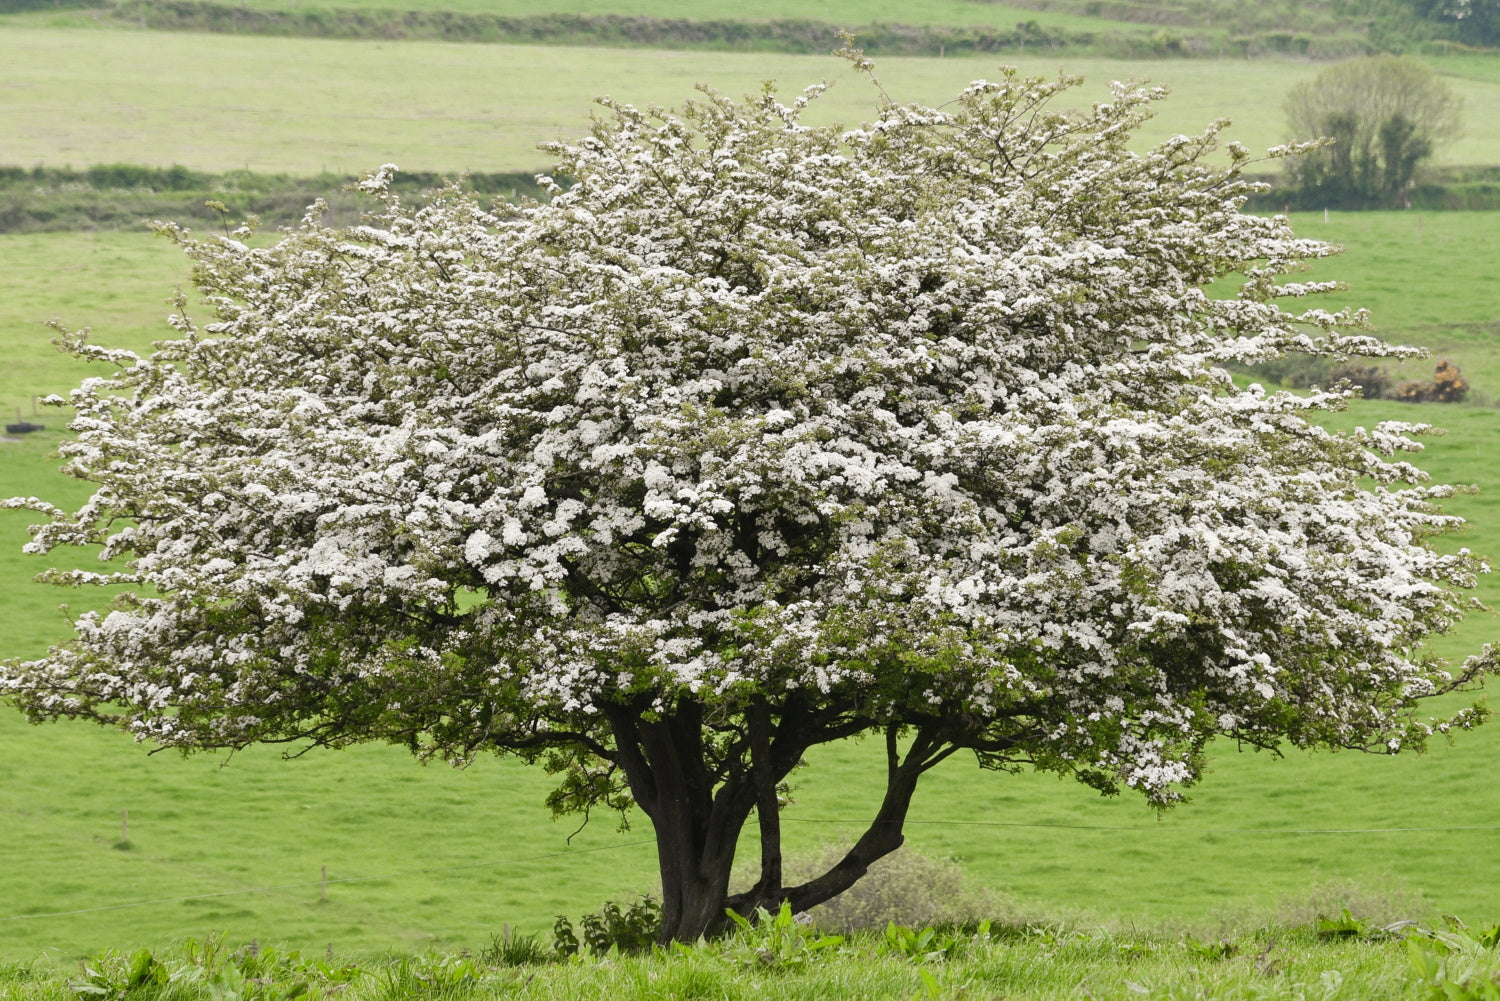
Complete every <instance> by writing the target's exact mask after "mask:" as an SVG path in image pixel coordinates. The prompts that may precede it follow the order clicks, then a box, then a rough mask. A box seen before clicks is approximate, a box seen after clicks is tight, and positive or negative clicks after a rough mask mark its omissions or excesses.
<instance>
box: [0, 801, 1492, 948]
mask: <svg viewBox="0 0 1500 1001" xmlns="http://www.w3.org/2000/svg"><path fill="white" fill-rule="evenodd" d="M780 822H781V823H783V824H788V823H791V824H820V825H827V826H843V827H868V826H870V823H871V822H870V821H869V820H853V819H850V820H844V819H839V818H830V817H782V818H780ZM901 823H904V825H905V826H907V827H912V826H932V827H1003V828H1023V829H1025V828H1031V829H1037V830H1067V831H1107V832H1134V833H1140V834H1197V835H1255V836H1257V837H1266V836H1276V835H1286V836H1309V835H1345V834H1418V833H1423V834H1425V833H1441V832H1453V831H1500V824H1455V825H1438V826H1431V827H1325V828H1313V827H1309V828H1271V827H1163V826H1156V827H1140V826H1135V827H1122V826H1111V825H1106V824H1066V823H1048V822H1040V823H1031V822H1025V821H1005V820H905V821H902V822H901ZM655 843H656V842H655V839H653V838H645V839H641V840H638V841H628V842H625V843H623V844H618V845H601V846H599V847H597V848H580V849H577V850H574V851H563V852H545V853H542V854H540V855H527V856H523V857H521V858H513V859H491V860H488V861H485V862H466V863H463V864H461V865H448V866H428V867H424V868H421V869H406V870H402V871H400V872H387V873H380V874H378V875H372V876H341V877H338V878H336V879H328V878H326V877H325V878H323V879H312V880H304V881H301V882H296V883H275V884H272V885H269V886H255V887H249V888H245V889H239V890H219V891H217V892H214V893H194V894H188V895H186V896H180V897H158V898H155V899H151V900H131V901H126V902H123V903H116V904H102V905H100V906H97V907H80V908H77V909H75V910H68V911H48V912H45V913H39V914H12V915H8V916H0V922H10V921H33V920H39V919H42V918H61V917H69V916H72V915H75V914H93V913H95V912H98V911H116V910H122V909H125V908H129V907H148V906H151V905H154V904H175V903H181V902H183V901H187V900H207V899H210V898H213V897H233V896H241V895H244V894H251V893H270V892H273V891H276V890H294V889H301V888H306V887H311V886H321V887H324V888H326V887H328V886H332V885H335V884H339V883H365V882H370V881H373V880H380V879H399V878H401V877H404V876H419V875H424V874H427V873H437V872H457V871H459V870H463V869H484V868H492V867H497V866H507V865H522V864H525V863H527V862H540V861H543V860H547V859H555V858H564V857H569V856H576V855H591V854H594V853H597V852H610V851H619V850H622V849H625V848H638V847H640V846H642V845H650V844H655Z"/></svg>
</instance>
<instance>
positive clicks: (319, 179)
mask: <svg viewBox="0 0 1500 1001" xmlns="http://www.w3.org/2000/svg"><path fill="white" fill-rule="evenodd" d="M354 180H356V179H355V178H354V177H352V176H348V175H340V174H318V175H314V176H310V177H296V176H292V175H287V174H256V173H251V172H249V171H243V170H236V171H230V172H228V173H223V174H214V173H208V172H204V171H196V170H189V169H188V168H186V167H182V166H174V167H145V166H139V165H136V164H118V163H117V164H104V165H101V166H96V167H89V168H87V169H84V170H75V169H73V168H71V167H33V168H25V167H5V166H0V233H21V232H31V231H39V230H94V229H130V228H135V227H142V226H144V225H145V224H146V223H147V222H149V221H150V220H153V219H164V220H166V219H170V220H172V221H174V222H178V223H181V224H183V225H187V226H195V227H203V226H210V227H219V226H222V225H224V224H225V222H226V220H228V221H229V222H231V223H237V222H239V221H240V220H241V219H244V218H245V217H246V216H250V215H254V216H258V217H259V218H260V220H261V223H262V224H263V225H264V226H266V227H276V226H289V225H293V224H295V223H296V222H297V221H298V220H299V219H301V218H302V215H303V212H304V211H305V210H306V208H307V206H308V205H310V204H311V203H312V202H313V201H314V200H316V199H318V198H322V199H323V200H324V201H326V202H327V203H328V205H329V211H328V214H327V215H326V216H325V219H326V220H327V221H328V222H330V223H334V224H343V223H350V222H354V221H356V220H358V218H359V216H360V214H361V213H362V212H365V211H368V210H369V209H370V207H371V203H370V201H369V199H368V198H366V197H364V196H362V195H359V194H357V193H355V192H354V191H351V190H349V186H350V185H351V184H352V183H353V181H354ZM444 180H445V177H444V175H441V174H436V173H430V172H423V171H412V172H404V171H403V172H402V173H400V174H397V175H396V181H395V184H394V187H395V188H396V190H398V191H401V192H405V193H407V194H408V195H409V196H416V195H417V194H419V193H420V192H422V191H426V190H429V189H431V188H435V187H437V186H439V185H440V184H442V183H443V182H444ZM561 180H563V182H564V183H566V179H561ZM1264 180H1266V181H1268V182H1270V183H1271V184H1272V185H1273V187H1272V190H1271V191H1269V192H1268V193H1266V194H1263V195H1258V196H1256V197H1255V198H1253V199H1251V202H1250V205H1249V208H1250V209H1251V210H1253V211H1257V212H1279V211H1281V210H1282V209H1284V208H1291V209H1300V210H1311V211H1317V210H1318V209H1321V208H1339V207H1340V206H1337V205H1323V204H1321V203H1320V204H1308V203H1306V202H1305V201H1302V200H1299V197H1298V196H1299V192H1298V191H1297V190H1296V189H1294V188H1288V187H1286V186H1284V183H1283V182H1282V181H1281V179H1280V178H1274V177H1267V178H1265V179H1264ZM465 183H466V184H467V186H468V187H469V188H470V189H471V190H473V191H475V192H476V193H478V194H479V195H481V196H483V197H484V198H485V199H486V200H488V199H494V200H499V201H513V200H515V199H516V198H518V197H531V198H538V197H541V196H542V191H541V189H540V188H539V187H538V186H537V184H536V179H535V175H534V174H529V173H515V174H469V175H467V177H466V181H465ZM210 202H213V203H217V205H218V206H222V210H221V209H220V208H217V207H212V206H210V205H209V204H208V203H210ZM1401 207H1402V206H1399V205H1393V206H1390V208H1401ZM1411 207H1412V208H1414V209H1426V210H1464V209H1467V210H1476V209H1489V210H1500V167H1463V168H1443V169H1438V170H1432V171H1429V172H1428V174H1427V176H1426V178H1425V179H1423V180H1421V181H1420V182H1419V183H1418V184H1417V185H1416V186H1414V187H1413V188H1412V191H1411Z"/></svg>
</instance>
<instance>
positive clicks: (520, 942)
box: [479, 925, 578, 966]
mask: <svg viewBox="0 0 1500 1001" xmlns="http://www.w3.org/2000/svg"><path fill="white" fill-rule="evenodd" d="M577 946H578V943H577V940H576V939H574V942H573V952H577V951H578V948H577ZM559 951H560V950H556V949H555V948H554V949H548V948H547V946H545V945H543V944H542V942H541V941H540V940H539V939H538V938H537V937H536V936H535V935H513V934H511V931H510V927H509V926H508V925H507V926H506V929H505V931H504V933H503V934H500V935H492V936H491V937H490V944H489V945H488V946H486V947H485V948H483V949H481V950H480V951H479V961H480V962H481V963H483V964H484V965H485V966H532V965H535V964H538V963H549V962H551V961H552V960H553V958H554V957H555V954H556V953H557V952H559Z"/></svg>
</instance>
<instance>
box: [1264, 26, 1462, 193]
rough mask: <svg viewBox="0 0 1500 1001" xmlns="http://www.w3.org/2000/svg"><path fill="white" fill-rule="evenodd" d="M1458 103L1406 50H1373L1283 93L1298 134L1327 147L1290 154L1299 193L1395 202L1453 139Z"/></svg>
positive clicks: (1435, 76) (1439, 80)
mask: <svg viewBox="0 0 1500 1001" xmlns="http://www.w3.org/2000/svg"><path fill="white" fill-rule="evenodd" d="M1462 106H1463V102H1462V101H1461V100H1460V99H1459V98H1458V97H1457V96H1455V95H1454V93H1453V90H1452V88H1450V87H1449V86H1448V84H1447V83H1446V82H1445V81H1444V80H1442V79H1441V78H1440V77H1439V76H1438V75H1437V74H1436V73H1434V72H1433V71H1432V69H1431V68H1430V67H1428V66H1427V65H1426V64H1425V63H1423V62H1421V61H1420V60H1418V59H1416V58H1413V57H1411V56H1392V55H1382V56H1370V57H1366V58H1363V59H1351V60H1349V61H1348V62H1343V63H1339V64H1337V65H1334V66H1330V67H1328V68H1327V69H1325V70H1323V71H1322V72H1321V73H1319V74H1318V75H1317V77H1316V78H1315V79H1313V80H1311V81H1306V82H1303V83H1299V84H1297V85H1296V86H1294V87H1293V88H1292V89H1291V90H1290V91H1288V92H1287V97H1286V113H1287V120H1288V121H1289V123H1290V124H1291V127H1292V131H1293V133H1295V134H1296V136H1297V137H1298V138H1299V139H1316V138H1319V137H1326V138H1329V139H1332V140H1333V142H1332V144H1331V145H1328V146H1325V147H1324V148H1322V149H1319V150H1316V151H1314V152H1311V153H1309V154H1307V155H1305V156H1302V157H1297V158H1294V159H1293V160H1292V161H1291V162H1290V164H1289V169H1290V172H1291V175H1292V178H1293V180H1294V181H1295V182H1296V183H1297V184H1298V186H1299V187H1300V188H1301V189H1302V192H1303V194H1304V196H1306V197H1308V198H1311V199H1314V200H1316V201H1321V202H1322V203H1323V204H1324V205H1341V206H1347V207H1351V208H1377V207H1378V208H1399V207H1400V206H1401V205H1402V204H1403V202H1404V200H1405V197H1406V193H1407V191H1408V190H1409V189H1410V187H1411V183H1412V180H1413V178H1414V177H1415V176H1416V171H1417V167H1418V166H1419V165H1420V164H1421V163H1422V162H1423V161H1424V160H1427V159H1428V158H1430V157H1431V156H1432V154H1433V152H1434V151H1435V150H1436V149H1437V147H1438V146H1439V145H1440V144H1442V143H1443V142H1446V141H1448V140H1451V139H1453V138H1455V137H1457V135H1458V133H1459V131H1460V117H1459V116H1460V111H1461V109H1462Z"/></svg>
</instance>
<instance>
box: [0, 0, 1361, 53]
mask: <svg viewBox="0 0 1500 1001" xmlns="http://www.w3.org/2000/svg"><path fill="white" fill-rule="evenodd" d="M5 2H16V0H0V4H3V3H5ZM22 2H30V0H22ZM110 10H111V11H112V12H113V14H114V15H115V16H117V17H120V18H122V19H126V20H129V21H132V22H135V23H139V24H142V25H144V26H146V27H148V28H156V29H166V30H184V31H213V32H230V33H246V34H262V35H287V36H307V37H319V38H352V39H375V38H378V39H433V40H441V41H455V42H456V41H462V42H506V43H512V44H552V45H608V46H646V47H654V48H679V49H680V48H689V49H713V50H725V51H765V52H792V53H827V52H829V51H832V50H833V49H836V48H838V47H839V45H840V42H839V39H838V31H839V29H840V28H841V27H843V26H841V25H836V24H831V23H828V22H825V21H816V20H809V19H781V20H774V21H740V20H730V19H709V20H698V19H690V18H654V17H634V16H627V15H620V14H566V13H554V14H534V15H527V16H518V17H510V16H505V15H500V14H484V13H458V12H453V11H433V10H420V11H418V10H411V11H408V10H373V9H352V8H337V7H333V8H323V9H319V8H309V7H301V6H299V7H298V8H296V9H286V10H265V9H252V8H249V7H244V6H238V5H235V4H233V3H217V2H213V0H119V2H118V3H117V4H116V5H115V6H113V7H112V8H110ZM852 30H853V32H854V34H855V36H856V38H857V40H858V44H859V46H860V48H862V49H864V50H865V51H866V52H868V53H871V54H874V55H912V56H945V55H962V54H966V53H989V52H1027V51H1035V50H1037V49H1047V50H1063V49H1068V50H1073V51H1080V50H1087V51H1089V52H1091V53H1093V54H1097V55H1111V56H1118V57H1122V58H1136V57H1145V56H1153V57H1160V56H1172V55H1182V56H1192V55H1196V56H1203V55H1222V56H1242V57H1243V56H1256V55H1267V54H1274V53H1295V54H1301V55H1307V56H1310V57H1314V58H1336V57H1340V56H1347V55H1356V54H1360V53H1363V52H1365V51H1368V49H1369V46H1368V44H1367V43H1366V42H1364V41H1363V40H1361V39H1359V38H1355V37H1349V36H1339V37H1326V36H1319V35H1317V34H1314V33H1308V32H1300V33H1299V32H1295V31H1280V30H1277V31H1264V32H1258V33H1253V34H1247V35H1240V36H1231V37H1228V38H1227V39H1226V38H1225V37H1224V35H1223V34H1222V33H1202V32H1193V31H1191V30H1182V29H1177V28H1160V29H1157V30H1129V29H1123V30H1122V29H1118V28H1112V29H1107V30H1098V31H1095V30H1081V29H1067V28H1057V27H1050V26H1047V25H1042V24H1039V23H1037V22H1036V21H1033V20H1026V21H1021V22H1018V23H1017V24H1016V25H1015V26H1014V27H1013V28H999V27H988V26H983V25H970V26H952V25H912V24H867V25H864V26H861V27H852Z"/></svg>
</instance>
